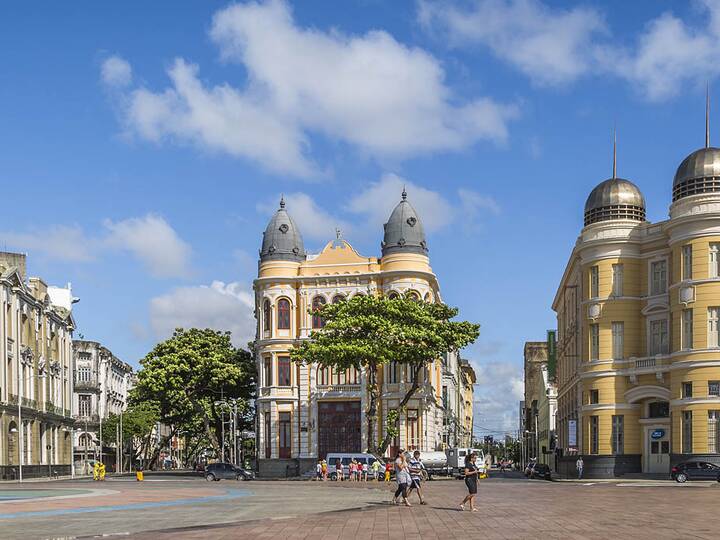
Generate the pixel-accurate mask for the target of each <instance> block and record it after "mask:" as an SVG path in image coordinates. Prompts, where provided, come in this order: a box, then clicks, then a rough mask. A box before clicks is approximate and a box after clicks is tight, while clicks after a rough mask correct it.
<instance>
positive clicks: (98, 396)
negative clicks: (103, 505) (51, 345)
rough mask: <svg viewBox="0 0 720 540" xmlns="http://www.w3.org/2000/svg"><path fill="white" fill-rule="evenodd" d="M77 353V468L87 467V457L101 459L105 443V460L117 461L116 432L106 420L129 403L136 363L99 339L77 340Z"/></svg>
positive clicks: (75, 455)
mask: <svg viewBox="0 0 720 540" xmlns="http://www.w3.org/2000/svg"><path fill="white" fill-rule="evenodd" d="M73 355H74V358H75V375H74V379H75V389H74V395H73V402H74V407H73V411H74V412H75V427H76V431H75V439H74V463H75V467H76V470H77V471H78V472H79V471H81V470H83V468H84V464H85V463H86V461H89V460H93V459H97V460H100V459H101V457H100V456H101V447H102V458H103V461H104V462H105V463H106V464H107V465H114V464H115V458H116V455H115V443H116V433H114V432H113V433H103V431H102V423H103V420H106V419H107V418H108V417H109V416H110V415H111V414H115V415H118V414H120V412H121V411H123V410H125V408H126V407H127V399H128V393H129V391H130V390H131V388H132V381H133V371H132V367H130V365H128V364H126V363H125V362H123V361H122V360H120V359H119V358H117V357H116V356H115V355H114V354H113V353H112V352H110V351H109V350H108V349H107V348H105V347H103V346H102V345H101V344H100V343H98V342H96V341H86V340H75V341H73Z"/></svg>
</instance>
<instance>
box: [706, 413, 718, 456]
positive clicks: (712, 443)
mask: <svg viewBox="0 0 720 540" xmlns="http://www.w3.org/2000/svg"><path fill="white" fill-rule="evenodd" d="M718 420H720V411H708V453H709V454H720V430H718Z"/></svg>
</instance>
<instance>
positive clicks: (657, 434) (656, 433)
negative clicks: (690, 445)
mask: <svg viewBox="0 0 720 540" xmlns="http://www.w3.org/2000/svg"><path fill="white" fill-rule="evenodd" d="M664 436H665V430H664V429H656V430H655V431H653V432H652V433H651V434H650V437H652V438H653V439H662V438H663V437H664Z"/></svg>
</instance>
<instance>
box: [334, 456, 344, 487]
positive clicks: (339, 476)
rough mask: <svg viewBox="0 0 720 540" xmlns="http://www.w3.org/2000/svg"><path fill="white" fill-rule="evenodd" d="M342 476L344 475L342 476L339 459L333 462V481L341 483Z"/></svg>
mask: <svg viewBox="0 0 720 540" xmlns="http://www.w3.org/2000/svg"><path fill="white" fill-rule="evenodd" d="M343 476H345V475H344V474H343V466H342V461H340V460H339V459H336V460H335V480H337V481H338V482H342V481H343Z"/></svg>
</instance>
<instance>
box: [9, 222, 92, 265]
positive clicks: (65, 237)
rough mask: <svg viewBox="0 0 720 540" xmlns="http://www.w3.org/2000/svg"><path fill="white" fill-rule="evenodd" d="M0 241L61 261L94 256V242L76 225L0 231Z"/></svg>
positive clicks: (14, 247)
mask: <svg viewBox="0 0 720 540" xmlns="http://www.w3.org/2000/svg"><path fill="white" fill-rule="evenodd" d="M0 243H2V244H3V245H7V246H8V247H9V248H11V249H15V250H17V251H21V252H26V251H29V252H37V253H41V254H43V255H44V256H45V257H47V258H49V259H53V260H56V261H62V262H88V261H91V260H93V259H94V258H95V254H94V249H93V248H94V244H95V242H94V241H93V240H91V239H89V238H88V237H87V236H86V235H85V232H84V231H83V229H82V227H80V226H78V225H71V226H68V225H52V226H50V227H48V228H46V229H34V230H32V231H29V232H26V233H18V232H10V231H8V232H0Z"/></svg>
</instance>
